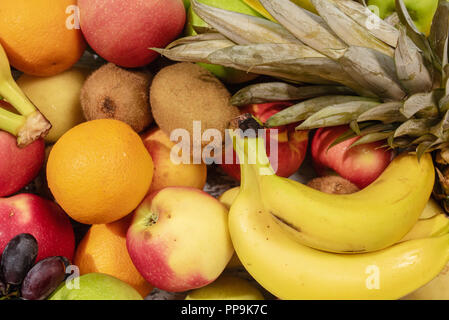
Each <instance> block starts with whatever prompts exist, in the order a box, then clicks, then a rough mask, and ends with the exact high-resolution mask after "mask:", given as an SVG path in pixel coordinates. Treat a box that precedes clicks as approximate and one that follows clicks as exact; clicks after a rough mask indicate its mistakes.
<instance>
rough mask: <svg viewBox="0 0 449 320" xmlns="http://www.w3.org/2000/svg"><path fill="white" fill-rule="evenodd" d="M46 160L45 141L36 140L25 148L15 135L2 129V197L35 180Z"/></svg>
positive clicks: (0, 171)
mask: <svg viewBox="0 0 449 320" xmlns="http://www.w3.org/2000/svg"><path fill="white" fill-rule="evenodd" d="M44 160H45V143H44V140H43V139H39V140H36V141H35V142H33V143H32V144H30V145H28V146H27V147H25V148H19V147H18V146H17V139H16V137H14V136H13V135H11V134H9V133H7V132H5V131H0V197H5V196H10V195H12V194H13V193H16V192H17V191H19V190H20V189H22V188H23V187H25V186H26V185H27V184H28V183H30V182H31V180H33V179H34V178H35V177H36V176H37V174H38V173H39V170H40V169H41V167H42V165H43V164H44Z"/></svg>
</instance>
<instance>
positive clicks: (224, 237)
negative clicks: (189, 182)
mask: <svg viewBox="0 0 449 320" xmlns="http://www.w3.org/2000/svg"><path fill="white" fill-rule="evenodd" d="M126 244H127V248H128V252H129V255H130V257H131V260H132V261H133V263H134V265H135V266H136V268H137V270H138V271H139V272H140V274H141V275H142V276H143V277H144V278H145V279H146V280H147V281H148V282H149V283H150V284H152V285H153V286H154V287H156V288H159V289H162V290H165V291H169V292H184V291H187V290H192V289H196V288H200V287H204V286H206V285H208V284H210V283H212V282H213V281H214V280H215V279H217V278H218V276H219V275H220V274H221V273H222V272H223V270H224V269H225V268H226V265H227V264H228V262H229V261H230V259H231V257H232V255H233V253H234V249H233V246H232V242H231V238H230V234H229V230H228V210H227V209H226V207H225V206H224V205H223V204H221V203H220V202H219V201H218V200H217V199H215V198H213V197H212V196H210V195H208V194H207V193H205V192H203V191H201V190H198V189H194V188H185V187H182V188H181V187H170V188H165V189H162V190H160V191H158V192H155V193H153V194H151V195H150V196H148V197H147V198H146V199H145V200H144V201H143V203H142V204H141V205H140V206H139V207H138V208H137V209H136V211H135V214H134V217H133V221H132V223H131V226H130V228H129V229H128V233H127V237H126Z"/></svg>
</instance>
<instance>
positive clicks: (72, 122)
mask: <svg viewBox="0 0 449 320" xmlns="http://www.w3.org/2000/svg"><path fill="white" fill-rule="evenodd" d="M87 75H88V71H87V69H81V68H72V69H70V70H68V71H65V72H63V73H60V74H57V75H55V76H52V77H44V78H42V77H36V76H30V75H27V74H24V75H22V76H21V77H20V78H19V79H18V80H17V84H18V85H19V87H20V88H21V89H22V91H23V92H24V93H25V94H26V95H27V96H28V98H29V99H30V100H31V101H32V102H33V103H34V104H35V105H36V107H37V108H38V109H39V110H40V111H41V112H42V114H43V115H44V116H45V117H46V118H47V119H48V120H49V121H50V123H51V124H52V128H51V130H50V132H49V134H48V135H47V136H46V138H45V140H46V141H47V142H56V141H57V140H58V139H59V138H60V137H61V136H62V135H63V134H64V133H65V132H66V131H68V130H69V129H71V128H73V127H74V126H76V125H77V124H80V123H81V122H83V121H84V116H83V112H82V109H81V104H80V92H81V87H82V86H83V84H84V81H85V80H86V78H87Z"/></svg>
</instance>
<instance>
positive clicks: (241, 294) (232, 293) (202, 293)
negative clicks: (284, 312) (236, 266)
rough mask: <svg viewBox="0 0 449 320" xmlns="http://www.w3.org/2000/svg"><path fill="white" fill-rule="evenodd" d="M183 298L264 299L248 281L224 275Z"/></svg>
mask: <svg viewBox="0 0 449 320" xmlns="http://www.w3.org/2000/svg"><path fill="white" fill-rule="evenodd" d="M185 300H264V297H263V295H262V293H260V291H259V290H257V289H256V288H255V287H254V286H253V285H252V284H251V283H250V282H249V281H247V280H244V279H241V278H238V277H235V276H228V275H224V276H221V277H220V278H218V279H217V280H216V281H214V282H213V283H211V284H209V285H207V286H205V287H204V288H200V289H196V290H194V291H192V292H190V293H189V294H188V295H187V297H186V299H185Z"/></svg>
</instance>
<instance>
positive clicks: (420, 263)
mask: <svg viewBox="0 0 449 320" xmlns="http://www.w3.org/2000/svg"><path fill="white" fill-rule="evenodd" d="M242 141H244V142H243V143H247V146H248V147H249V149H250V150H254V149H255V146H254V145H255V143H256V142H255V141H256V139H254V138H249V139H237V148H236V149H237V152H238V154H239V158H240V159H244V160H243V161H242V162H243V164H242V165H241V172H242V185H241V188H240V192H239V195H238V196H237V199H236V200H235V202H234V203H233V204H232V207H231V210H230V213H229V227H230V232H231V237H232V241H233V244H234V247H235V250H236V252H237V255H238V257H239V258H240V260H241V261H242V263H243V265H244V266H245V268H246V269H247V270H248V272H249V273H250V274H251V275H252V276H253V277H254V279H255V280H256V281H257V282H259V284H261V285H262V286H263V287H264V288H265V289H266V290H268V291H269V292H271V293H272V294H273V295H275V296H276V297H278V298H280V299H398V298H401V297H403V296H405V295H406V294H408V293H410V292H412V291H414V290H416V289H417V288H419V287H421V286H422V285H424V284H426V283H428V282H429V281H430V280H432V279H433V278H434V277H436V276H437V275H438V273H439V272H440V271H441V270H442V269H443V267H444V266H445V265H446V263H447V262H448V260H449V234H448V235H444V236H441V237H436V238H426V239H419V240H412V241H406V242H403V243H400V244H397V245H394V246H392V247H389V248H387V249H384V250H380V251H377V252H371V253H363V254H336V253H328V252H323V251H319V250H315V249H312V248H310V247H307V246H304V245H302V244H300V243H298V242H297V241H295V240H294V239H292V238H291V237H290V236H289V235H288V234H286V233H285V232H284V230H283V229H282V228H281V227H280V226H279V225H278V224H277V223H276V222H275V220H274V217H273V216H272V215H271V214H270V213H269V212H267V211H265V208H264V206H263V205H262V203H261V198H262V196H263V195H262V194H261V193H260V190H259V188H258V187H257V183H258V178H257V175H256V173H255V172H256V171H258V170H260V167H259V166H258V167H255V166H254V165H250V164H248V161H246V157H245V153H244V152H243V151H242V150H243V149H244V148H243V147H242ZM421 211H422V209H421ZM416 218H417V217H416Z"/></svg>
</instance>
